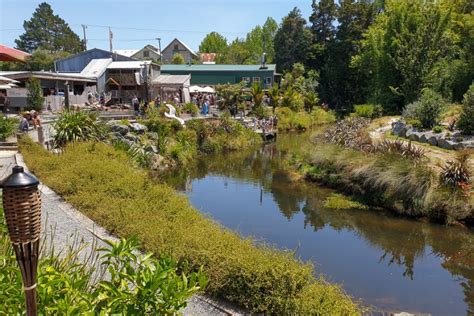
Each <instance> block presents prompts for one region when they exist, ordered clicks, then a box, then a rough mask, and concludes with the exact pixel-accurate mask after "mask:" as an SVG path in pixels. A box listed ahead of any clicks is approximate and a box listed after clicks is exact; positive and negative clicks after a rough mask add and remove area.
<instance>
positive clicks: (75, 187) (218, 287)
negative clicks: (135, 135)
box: [20, 139, 360, 315]
mask: <svg viewBox="0 0 474 316" xmlns="http://www.w3.org/2000/svg"><path fill="white" fill-rule="evenodd" d="M20 147H21V151H22V153H23V155H24V158H25V161H26V162H27V164H28V166H29V167H30V170H31V171H32V172H34V173H35V174H36V175H38V176H39V177H40V178H41V180H42V181H43V182H44V183H45V184H46V185H48V186H50V187H51V188H52V189H53V190H55V191H56V192H58V193H59V194H61V195H62V196H63V197H64V198H65V199H66V200H67V201H68V202H70V203H71V204H73V205H74V206H75V207H77V208H78V209H79V210H81V211H82V212H84V213H85V214H86V215H88V216H89V217H91V218H92V219H93V220H95V221H96V222H97V223H98V224H100V225H102V226H104V227H105V228H107V229H108V230H109V231H111V232H113V233H115V234H117V235H119V236H122V237H125V238H127V237H130V236H134V235H135V236H137V238H138V239H139V241H140V244H141V245H142V246H143V247H144V248H145V249H147V250H150V251H153V252H155V253H160V254H166V255H168V256H171V257H172V258H176V259H177V260H178V262H179V263H180V265H179V268H180V269H182V270H183V271H184V272H189V271H194V270H195V269H197V268H198V267H200V266H203V271H204V272H205V273H206V275H207V276H208V279H209V284H208V286H207V288H206V290H207V293H209V294H210V295H214V296H217V297H220V298H223V299H226V300H229V301H231V302H235V303H239V304H240V305H242V306H243V307H246V308H248V309H249V310H250V311H251V312H253V313H268V314H302V315H303V314H304V315H310V314H321V315H328V314H334V315H353V314H359V313H360V311H359V308H358V306H357V305H356V304H355V303H354V302H352V301H351V300H350V299H349V298H348V297H347V296H346V295H345V294H344V293H343V292H342V291H341V289H340V288H339V287H338V286H334V285H330V284H328V283H326V282H325V281H323V280H320V279H316V278H315V277H314V276H313V272H314V271H313V268H312V266H311V265H310V264H307V263H303V262H301V261H299V260H297V259H295V258H294V254H293V252H290V251H277V250H275V249H273V248H271V247H268V246H265V245H259V246H256V244H255V242H254V241H253V240H252V239H249V238H247V239H242V238H241V237H239V235H238V234H236V233H234V232H232V231H230V230H228V229H225V228H223V227H221V226H220V225H219V224H218V223H216V222H215V221H213V220H211V219H209V218H208V217H207V216H204V215H202V214H201V213H200V212H199V211H197V210H196V209H194V208H192V207H191V206H190V205H189V201H188V200H187V199H186V198H185V197H184V196H182V195H181V194H177V193H176V192H175V191H174V190H173V189H171V188H170V187H168V186H166V185H163V184H155V183H153V182H151V181H150V180H149V179H148V177H147V175H146V173H145V172H144V171H140V170H137V169H134V168H132V167H131V166H130V163H129V161H128V159H127V157H126V156H125V155H124V154H122V153H120V152H117V151H115V150H114V149H113V148H112V147H110V146H107V145H105V144H100V143H99V144H93V143H76V144H73V145H71V146H68V147H67V148H66V150H65V151H64V153H63V154H62V155H59V156H55V155H52V154H50V153H48V152H46V151H45V150H43V149H42V148H41V147H40V146H39V145H36V144H34V143H32V142H31V141H29V140H26V139H25V140H22V141H21V142H20ZM104 161H107V163H104ZM65 179H66V181H65Z"/></svg>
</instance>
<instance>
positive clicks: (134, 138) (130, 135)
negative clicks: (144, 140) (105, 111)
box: [123, 133, 140, 143]
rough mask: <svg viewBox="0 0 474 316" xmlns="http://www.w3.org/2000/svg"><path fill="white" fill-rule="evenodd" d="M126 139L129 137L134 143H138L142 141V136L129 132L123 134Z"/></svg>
mask: <svg viewBox="0 0 474 316" xmlns="http://www.w3.org/2000/svg"><path fill="white" fill-rule="evenodd" d="M123 137H124V138H125V139H128V140H130V141H132V142H134V143H137V142H139V141H140V137H138V136H135V135H133V134H130V133H127V134H126V135H124V136H123Z"/></svg>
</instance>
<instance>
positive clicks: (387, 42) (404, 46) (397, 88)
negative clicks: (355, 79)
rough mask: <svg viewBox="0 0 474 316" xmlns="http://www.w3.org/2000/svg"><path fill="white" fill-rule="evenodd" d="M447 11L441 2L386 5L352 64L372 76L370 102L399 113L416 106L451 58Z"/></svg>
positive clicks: (399, 0) (404, 1) (407, 1)
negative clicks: (414, 102)
mask: <svg viewBox="0 0 474 316" xmlns="http://www.w3.org/2000/svg"><path fill="white" fill-rule="evenodd" d="M450 15H451V10H450V9H449V8H448V7H446V6H443V5H442V2H441V1H419V0H392V1H386V3H385V9H384V11H383V12H382V13H381V14H380V15H379V16H378V17H377V19H376V21H375V23H374V24H373V25H372V26H371V27H369V29H368V31H367V33H366V34H365V37H364V40H363V41H362V52H361V54H360V55H359V56H357V57H356V58H355V64H356V65H358V66H359V67H360V69H361V70H363V71H365V72H366V73H367V75H368V76H370V82H369V89H370V90H369V91H370V99H371V100H372V101H374V102H377V103H380V104H382V105H384V106H385V108H386V109H390V110H395V111H400V110H401V109H402V107H403V106H404V105H405V104H407V103H410V102H413V101H414V100H416V99H417V98H418V97H419V96H420V93H421V90H422V88H423V87H430V84H429V82H430V79H431V78H433V75H434V71H435V70H436V69H437V66H438V65H443V64H445V65H446V63H447V61H449V60H450V59H452V58H453V53H454V50H453V49H454V47H455V45H454V42H453V40H454V39H453V34H452V32H450V31H449V23H450Z"/></svg>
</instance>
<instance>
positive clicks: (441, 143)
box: [438, 138, 461, 149]
mask: <svg viewBox="0 0 474 316" xmlns="http://www.w3.org/2000/svg"><path fill="white" fill-rule="evenodd" d="M460 146H461V145H460V144H459V143H457V142H455V141H452V140H449V139H446V138H440V139H438V147H441V148H444V149H456V148H459V147H460Z"/></svg>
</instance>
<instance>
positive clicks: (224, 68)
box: [161, 64, 276, 72]
mask: <svg viewBox="0 0 474 316" xmlns="http://www.w3.org/2000/svg"><path fill="white" fill-rule="evenodd" d="M261 67H262V65H222V64H219V65H189V64H186V65H171V64H170V65H161V72H167V71H273V72H275V69H276V65H275V64H267V65H266V67H267V68H265V69H261Z"/></svg>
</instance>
